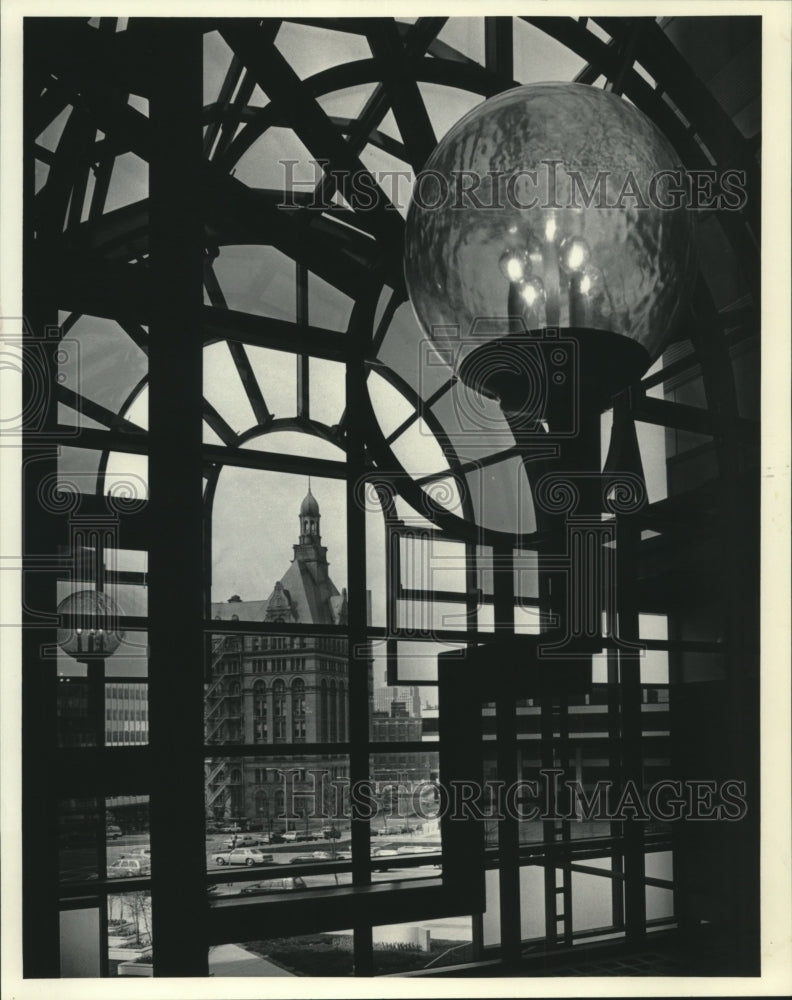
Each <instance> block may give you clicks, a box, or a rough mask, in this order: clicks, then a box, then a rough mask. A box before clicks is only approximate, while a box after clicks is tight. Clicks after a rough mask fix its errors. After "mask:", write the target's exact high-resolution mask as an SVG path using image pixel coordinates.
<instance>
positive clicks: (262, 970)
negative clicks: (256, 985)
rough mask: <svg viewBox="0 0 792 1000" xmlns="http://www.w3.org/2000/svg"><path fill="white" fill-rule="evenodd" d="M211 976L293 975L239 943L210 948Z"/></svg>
mask: <svg viewBox="0 0 792 1000" xmlns="http://www.w3.org/2000/svg"><path fill="white" fill-rule="evenodd" d="M209 975H210V976H291V975H292V973H291V972H286V970H285V969H282V968H281V967H280V966H279V965H275V964H274V963H273V962H268V961H267V959H266V958H261V957H260V956H259V955H254V954H253V952H252V951H248V950H247V949H246V948H242V947H240V945H238V944H219V945H216V946H215V947H214V948H210V949H209Z"/></svg>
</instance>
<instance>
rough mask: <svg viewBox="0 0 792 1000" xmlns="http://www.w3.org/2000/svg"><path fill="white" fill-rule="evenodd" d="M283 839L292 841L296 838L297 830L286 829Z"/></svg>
mask: <svg viewBox="0 0 792 1000" xmlns="http://www.w3.org/2000/svg"><path fill="white" fill-rule="evenodd" d="M283 839H284V840H288V841H294V840H296V839H297V831H296V830H287V831H286V832H285V833H284V834H283Z"/></svg>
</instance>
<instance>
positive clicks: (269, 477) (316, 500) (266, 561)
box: [212, 467, 347, 625]
mask: <svg viewBox="0 0 792 1000" xmlns="http://www.w3.org/2000/svg"><path fill="white" fill-rule="evenodd" d="M346 557H347V538H346V489H345V485H344V483H343V481H341V480H331V479H318V478H316V477H314V476H312V477H311V479H310V483H309V479H308V475H307V474H306V475H304V476H295V475H286V474H282V473H275V472H260V471H258V470H252V469H239V468H231V467H227V468H225V469H223V471H222V472H221V473H220V477H219V480H218V483H217V490H216V493H215V498H214V506H213V510H212V600H213V602H214V603H213V605H212V617H220V618H221V619H230V618H232V616H233V615H234V614H236V616H237V618H239V619H240V620H246V619H247V620H253V621H285V622H299V623H300V624H314V625H323V624H328V625H330V624H340V623H342V622H343V621H344V615H345V609H344V599H343V590H344V588H345V587H346V582H347V567H346ZM233 604H237V605H238V606H237V607H232V606H231V605H233Z"/></svg>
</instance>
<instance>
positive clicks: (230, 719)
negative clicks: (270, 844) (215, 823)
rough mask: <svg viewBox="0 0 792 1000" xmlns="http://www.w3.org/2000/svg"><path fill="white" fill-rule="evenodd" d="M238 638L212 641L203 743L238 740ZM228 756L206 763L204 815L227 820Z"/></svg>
mask: <svg viewBox="0 0 792 1000" xmlns="http://www.w3.org/2000/svg"><path fill="white" fill-rule="evenodd" d="M241 651H242V639H241V638H240V637H238V636H231V635H218V636H215V637H214V638H213V640H212V651H211V668H210V682H209V685H208V687H207V689H206V696H205V699H204V733H205V738H206V743H207V744H213V743H214V744H218V745H220V744H226V743H237V742H239V740H240V739H241V719H242V711H241V693H240V670H241V663H240V659H241V658H240V653H241ZM230 765H231V761H230V759H229V758H228V757H212V758H211V759H210V760H209V761H208V762H207V772H206V812H207V815H212V816H217V815H218V814H219V815H222V816H223V817H228V816H230V815H231V813H232V812H233V801H234V799H233V792H232V786H233V784H234V782H233V781H232V775H233V773H234V772H233V771H232V769H231V766H230Z"/></svg>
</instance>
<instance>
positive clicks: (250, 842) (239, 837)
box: [223, 833, 266, 850]
mask: <svg viewBox="0 0 792 1000" xmlns="http://www.w3.org/2000/svg"><path fill="white" fill-rule="evenodd" d="M264 843H266V841H265V840H264V839H263V838H262V837H260V836H259V835H258V834H257V833H232V834H231V836H230V837H227V838H226V839H225V840H224V841H223V846H224V847H227V848H228V849H229V850H232V849H233V848H235V847H258V846H259V844H264Z"/></svg>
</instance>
